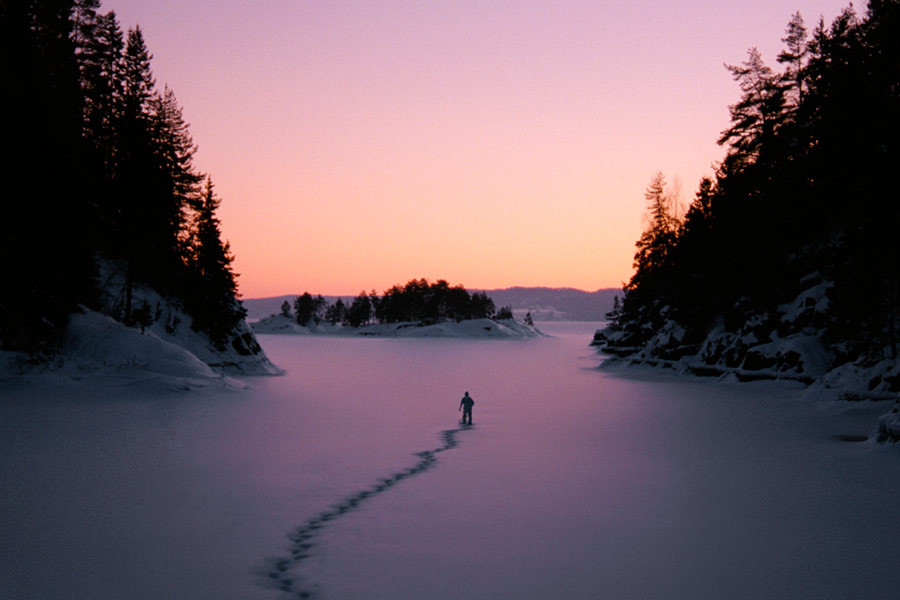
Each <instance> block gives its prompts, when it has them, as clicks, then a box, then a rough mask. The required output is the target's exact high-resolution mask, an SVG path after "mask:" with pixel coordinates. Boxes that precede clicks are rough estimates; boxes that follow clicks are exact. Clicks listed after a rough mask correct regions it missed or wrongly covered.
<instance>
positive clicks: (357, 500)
mask: <svg viewBox="0 0 900 600" xmlns="http://www.w3.org/2000/svg"><path fill="white" fill-rule="evenodd" d="M466 429H469V427H468V426H465V427H460V428H457V429H445V430H443V431H441V433H440V439H441V442H442V443H443V445H442V446H440V447H439V448H433V449H431V450H421V451H419V452H416V453H414V454H413V456H417V457H419V458H420V459H421V460H420V461H419V462H418V463H416V464H415V465H413V466H412V467H409V468H408V469H406V470H404V471H398V472H396V473H393V474H392V475H391V476H390V477H382V478H379V479H378V480H377V483H375V484H374V485H372V486H371V487H369V488H367V489H364V490H360V491H358V492H356V493H355V494H351V495H350V496H348V497H347V498H345V499H344V500H343V501H341V502H339V503H338V504H336V505H333V506H332V510H330V511H323V512H321V513H319V516H317V517H313V518H311V519H308V520H307V521H306V523H305V524H304V525H301V526H299V527H297V528H296V529H294V531H293V532H292V533H291V534H289V535H288V536H287V537H288V539H289V540H290V541H291V547H290V548H289V551H290V556H289V557H278V558H274V559H268V561H267V562H268V563H269V565H270V566H269V567H268V568H266V567H264V568H263V569H262V571H263V572H265V574H266V576H265V577H262V578H261V579H260V585H261V586H263V587H267V588H272V587H273V584H274V587H275V588H276V589H279V590H281V591H283V592H288V593H290V594H292V595H293V596H294V597H296V598H312V597H313V596H314V594H313V591H312V590H311V589H307V588H306V587H305V586H303V585H302V581H303V580H302V579H300V578H296V577H291V576H289V575H288V574H287V572H288V571H289V570H290V569H292V568H294V567H296V566H297V565H298V564H299V563H301V562H302V561H304V560H306V559H307V558H309V557H310V555H311V552H310V551H311V550H312V549H313V547H314V546H315V544H313V543H311V542H310V541H309V540H311V539H313V538H315V537H316V536H317V535H319V533H320V532H321V530H322V529H323V528H324V527H325V526H326V525H327V524H328V523H330V522H333V521H334V520H335V519H336V518H337V517H339V516H341V515H345V514H347V513H349V512H350V511H352V510H354V509H356V508H357V507H358V506H359V505H360V504H361V503H362V502H363V501H364V500H366V499H368V498H371V497H373V496H376V495H378V494H381V493H383V492H385V491H386V490H388V489H390V488H391V487H393V486H394V485H395V484H396V483H399V482H400V481H402V480H404V479H407V478H409V477H412V476H414V475H417V474H419V473H422V472H424V471H427V470H429V469H431V468H433V467H434V466H435V465H436V463H437V457H436V456H435V455H436V454H437V453H438V452H444V451H446V450H450V449H452V448H456V447H457V446H458V445H459V442H458V441H457V439H456V434H457V433H459V432H460V431H465V430H466ZM258 572H259V571H258Z"/></svg>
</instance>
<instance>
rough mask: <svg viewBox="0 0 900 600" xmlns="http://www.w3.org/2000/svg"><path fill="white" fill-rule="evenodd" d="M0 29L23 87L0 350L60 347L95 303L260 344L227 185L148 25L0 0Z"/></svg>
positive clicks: (242, 349)
mask: <svg viewBox="0 0 900 600" xmlns="http://www.w3.org/2000/svg"><path fill="white" fill-rule="evenodd" d="M0 40H2V41H0V43H2V44H3V49H2V59H0V60H2V67H0V68H2V77H3V81H4V82H5V85H6V89H7V90H10V91H12V90H15V93H9V94H4V96H5V97H4V101H5V102H6V105H7V115H8V118H7V122H6V132H5V135H4V142H5V144H6V145H7V149H8V151H9V152H8V156H9V157H8V158H7V159H6V160H5V161H3V163H4V164H3V172H4V175H5V180H6V181H7V182H18V183H19V185H18V186H12V187H11V188H10V190H12V189H15V188H16V187H18V189H19V190H20V191H19V192H11V191H10V190H8V191H7V194H8V196H7V198H8V200H7V201H6V202H4V210H5V215H4V218H3V219H2V221H0V222H2V225H0V227H2V236H0V237H2V242H0V243H2V247H0V260H2V269H3V273H4V280H5V289H6V293H5V294H4V295H3V297H2V298H0V349H2V350H6V351H14V352H24V353H30V354H32V355H34V356H40V355H49V354H52V353H54V352H56V351H57V350H58V349H59V346H60V343H61V339H62V337H63V332H64V329H65V327H66V324H67V322H68V320H69V317H70V315H72V314H74V313H76V312H82V311H84V310H86V309H88V310H92V311H99V312H102V313H104V314H105V315H107V316H110V317H112V318H114V319H115V320H117V321H119V322H121V323H123V324H125V325H128V326H133V327H140V328H141V329H142V330H143V328H145V327H149V326H151V325H153V324H154V323H156V322H157V321H158V320H159V319H160V318H161V317H162V315H163V314H167V315H169V321H168V322H166V323H165V329H166V331H170V330H172V329H173V328H178V327H179V326H181V327H184V326H187V325H189V326H190V329H191V330H192V331H193V332H195V333H196V334H199V335H202V336H206V337H208V339H209V344H210V347H211V349H213V350H215V351H220V352H226V353H234V352H237V353H238V354H239V355H243V356H248V355H260V356H261V357H262V356H263V355H262V352H261V350H260V348H259V346H258V345H257V344H256V343H255V340H254V339H253V334H252V332H250V330H249V329H248V328H247V327H246V324H245V323H244V317H245V314H246V313H245V310H244V309H243V307H242V306H241V303H240V302H239V301H238V299H237V286H236V282H235V274H234V272H233V270H232V266H231V264H232V260H233V257H232V255H231V253H230V250H229V246H228V243H227V242H224V241H223V240H222V236H221V230H220V223H219V219H218V217H217V210H218V208H219V205H220V202H221V200H220V198H219V197H218V195H217V194H216V192H215V186H214V184H213V180H212V177H211V176H210V175H208V174H203V173H200V172H199V171H198V170H197V169H196V168H195V166H194V164H193V158H194V154H195V151H196V146H195V144H194V142H193V141H192V139H191V136H190V133H189V130H188V124H187V123H186V122H185V120H184V118H183V115H182V109H181V107H180V106H179V105H178V102H177V100H176V98H175V95H174V93H173V92H172V90H170V89H169V88H168V87H164V88H163V89H159V88H158V87H157V85H156V82H155V81H154V77H153V74H152V71H151V68H150V62H151V58H152V57H151V54H150V52H149V50H148V49H147V47H146V45H145V42H144V38H143V35H142V33H141V30H140V28H139V27H137V26H136V27H134V28H132V29H129V30H128V31H126V32H123V31H122V29H121V28H120V26H119V23H118V20H117V18H116V15H115V13H113V12H107V13H102V12H101V11H100V2H99V0H68V1H65V0H57V1H51V0H35V1H30V2H19V1H7V0H3V1H2V2H0ZM148 297H152V298H154V299H155V300H156V301H155V303H151V302H148ZM179 314H180V315H181V316H182V317H185V316H186V319H181V318H179V317H178V316H177V315H179ZM173 315H174V316H173ZM183 320H184V321H187V322H186V323H183V322H182V321H183Z"/></svg>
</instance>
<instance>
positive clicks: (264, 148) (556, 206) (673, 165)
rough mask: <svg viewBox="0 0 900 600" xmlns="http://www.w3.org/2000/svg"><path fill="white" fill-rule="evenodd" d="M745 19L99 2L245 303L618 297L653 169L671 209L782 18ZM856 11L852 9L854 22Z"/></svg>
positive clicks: (644, 5) (648, 5)
mask: <svg viewBox="0 0 900 600" xmlns="http://www.w3.org/2000/svg"><path fill="white" fill-rule="evenodd" d="M846 5H847V3H846V2H844V1H842V0H841V1H838V0H821V1H811V0H791V1H776V0H766V1H757V2H738V1H718V2H714V1H711V0H691V1H686V2H677V3H676V2H662V1H636V2H601V1H595V2H547V3H538V2H531V3H525V2H484V1H467V0H466V1H454V2H416V3H413V2H302V1H299V0H271V1H260V2H250V1H238V0H231V1H215V2H212V1H191V0H181V1H172V0H156V1H153V2H148V1H146V0H144V1H140V0H105V1H104V3H103V7H102V8H103V9H104V10H115V11H116V13H117V15H118V16H119V20H120V23H121V25H122V27H123V28H128V27H131V26H133V25H135V24H139V25H140V26H141V28H142V29H143V31H144V35H145V38H146V41H147V44H148V46H149V48H150V51H151V52H152V53H153V55H154V60H153V70H154V73H155V75H156V78H157V83H158V85H159V86H160V87H161V86H162V85H164V84H168V85H169V86H170V87H171V88H173V90H174V91H175V94H176V96H177V97H178V99H179V101H180V103H181V105H182V106H183V108H184V113H185V117H186V119H187V120H188V121H189V122H190V123H191V131H192V133H193V136H194V140H195V142H197V144H198V145H199V152H198V154H197V164H198V167H199V168H200V169H202V170H203V171H207V172H209V173H211V174H212V176H213V179H214V181H215V182H216V184H217V189H218V192H219V193H220V195H221V196H222V198H223V205H222V209H221V217H222V221H223V229H224V234H225V236H226V237H227V238H228V239H229V240H230V242H231V246H232V249H233V251H234V252H235V254H236V255H237V260H236V262H235V268H236V270H237V271H238V273H240V279H239V284H240V287H241V292H242V293H243V295H244V296H246V297H255V296H264V295H276V294H282V293H299V292H302V291H304V290H309V291H311V292H314V293H323V294H325V293H333V294H353V293H356V292H358V291H360V290H361V289H367V290H368V289H375V290H377V291H379V292H380V291H383V290H384V289H385V288H387V287H389V286H390V285H392V284H394V283H402V282H405V281H406V280H408V279H410V278H413V277H427V278H429V279H437V278H446V279H448V280H449V281H450V283H454V284H455V283H463V284H464V285H466V286H468V287H471V288H494V287H506V286H511V285H547V286H571V287H578V288H582V289H597V288H601V287H617V286H619V285H621V283H623V282H624V281H626V280H627V279H628V278H629V277H630V275H631V263H632V256H633V254H634V242H635V240H636V239H637V238H638V236H639V235H640V232H641V229H642V227H643V221H642V217H643V213H644V199H643V192H644V189H645V188H646V186H647V185H648V184H649V182H650V179H651V178H652V177H653V175H654V174H655V173H656V172H657V171H662V172H663V173H664V174H665V175H666V177H667V179H668V181H669V182H670V184H675V185H678V184H680V187H681V193H682V198H683V201H684V202H685V203H688V202H690V200H691V198H692V197H693V194H694V191H695V190H696V187H697V183H698V181H699V179H700V177H702V176H704V175H708V174H711V172H712V170H711V164H712V163H713V162H714V161H717V160H719V159H721V158H722V155H723V150H722V148H720V147H718V146H717V145H716V143H715V140H716V138H717V137H718V134H719V133H720V132H721V131H722V130H723V129H725V128H726V126H727V125H728V105H729V104H731V103H734V102H735V101H736V100H737V98H738V93H739V90H738V88H737V85H736V84H735V83H734V82H733V81H732V79H731V76H730V74H729V73H728V72H727V71H726V69H725V68H724V67H723V63H726V62H727V63H731V64H736V63H740V62H741V61H742V60H744V58H745V56H746V51H747V49H748V48H749V47H751V46H757V47H758V48H759V49H760V51H761V52H762V53H763V56H764V58H765V59H766V61H767V62H768V63H769V64H770V65H772V66H775V65H776V63H775V55H776V54H777V52H778V51H779V50H780V48H781V45H782V44H781V41H780V38H781V37H783V36H784V29H785V26H786V24H787V22H788V20H789V19H790V17H791V15H792V14H793V13H794V12H795V11H797V10H800V11H801V13H802V14H803V16H804V18H805V20H806V23H807V27H808V28H809V29H810V30H811V29H812V28H813V27H814V25H815V23H816V22H817V21H818V19H819V16H820V15H821V16H824V17H825V20H826V22H830V21H831V20H832V19H833V18H834V17H835V16H836V15H837V14H838V13H839V11H840V10H841V8H843V7H844V6H846ZM859 10H861V11H862V10H864V8H863V7H859Z"/></svg>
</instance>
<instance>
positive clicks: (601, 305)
mask: <svg viewBox="0 0 900 600" xmlns="http://www.w3.org/2000/svg"><path fill="white" fill-rule="evenodd" d="M472 291H483V292H485V293H486V294H487V295H488V296H490V297H491V299H492V300H493V301H494V304H495V305H496V306H497V308H500V307H501V306H510V307H512V309H513V313H514V314H515V315H516V317H517V318H519V319H521V318H522V317H523V316H524V315H525V313H527V312H530V313H531V316H532V317H533V318H534V320H535V321H603V320H605V319H606V317H605V315H606V313H607V312H609V311H610V310H612V306H613V298H614V297H615V296H616V295H619V296H621V295H622V290H621V289H619V288H607V289H601V290H597V291H596V292H586V291H584V290H576V289H574V288H544V287H511V288H506V289H502V290H472ZM298 295H299V294H293V295H288V296H270V297H268V298H247V299H244V300H242V302H243V304H244V308H246V309H247V318H248V319H250V320H251V321H254V320H257V319H262V318H265V317H268V316H269V315H274V314H276V313H278V312H281V304H282V303H283V302H284V301H285V300H287V301H288V302H290V303H291V304H293V303H294V300H295V299H296V298H297V296H298ZM338 298H343V300H344V302H347V301H351V300H352V299H353V297H352V296H325V300H327V301H328V302H329V303H333V302H334V301H335V300H337V299H338Z"/></svg>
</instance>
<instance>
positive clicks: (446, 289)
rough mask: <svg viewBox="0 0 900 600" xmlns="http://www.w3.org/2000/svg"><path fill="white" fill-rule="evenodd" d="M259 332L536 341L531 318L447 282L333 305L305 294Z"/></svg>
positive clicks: (412, 284) (416, 282)
mask: <svg viewBox="0 0 900 600" xmlns="http://www.w3.org/2000/svg"><path fill="white" fill-rule="evenodd" d="M253 329H254V331H255V332H256V333H294V334H315V333H320V334H323V333H324V334H354V335H355V334H359V335H370V336H390V337H396V336H404V337H406V336H409V337H507V338H508V337H537V336H540V335H541V334H540V332H539V331H538V330H537V329H536V328H535V327H534V322H533V321H532V320H531V318H530V315H526V316H525V322H524V323H519V322H518V321H516V320H515V319H514V318H513V312H512V309H511V308H510V307H509V306H504V307H501V308H499V309H497V308H496V306H495V305H494V301H493V300H491V298H490V297H489V296H488V295H487V294H486V293H484V292H473V293H471V294H470V293H469V292H468V291H467V290H466V289H465V288H464V287H463V286H462V285H454V286H451V285H450V284H449V283H447V281H446V280H444V279H440V280H438V281H435V282H433V283H432V282H429V281H428V280H427V279H424V278H423V279H411V280H410V281H408V282H407V283H406V284H405V285H403V286H401V285H394V286H392V287H391V288H390V289H388V290H386V291H385V292H384V293H383V294H381V295H379V294H377V293H376V292H375V291H374V290H372V291H371V292H365V291H363V292H360V293H359V294H358V295H357V296H356V297H355V298H353V299H352V300H351V301H348V302H345V301H344V300H343V299H342V298H338V299H336V300H335V301H334V302H333V303H329V302H328V301H327V300H326V299H325V298H324V297H323V296H321V295H317V296H313V295H312V294H310V293H309V292H305V293H303V294H302V295H300V296H297V298H296V299H295V300H294V302H293V304H291V303H290V302H288V301H285V302H284V303H283V304H282V306H281V312H280V314H275V315H271V316H269V317H266V318H265V319H261V320H260V321H258V322H257V323H255V324H253Z"/></svg>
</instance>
